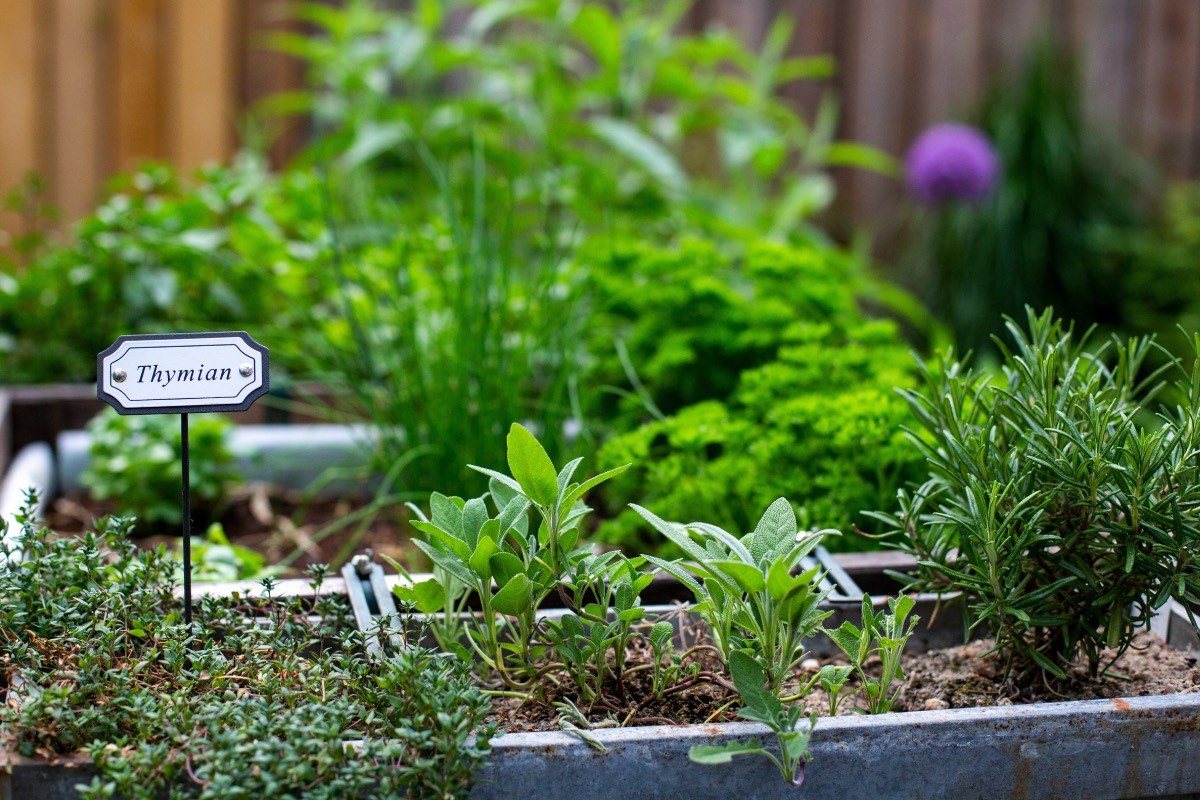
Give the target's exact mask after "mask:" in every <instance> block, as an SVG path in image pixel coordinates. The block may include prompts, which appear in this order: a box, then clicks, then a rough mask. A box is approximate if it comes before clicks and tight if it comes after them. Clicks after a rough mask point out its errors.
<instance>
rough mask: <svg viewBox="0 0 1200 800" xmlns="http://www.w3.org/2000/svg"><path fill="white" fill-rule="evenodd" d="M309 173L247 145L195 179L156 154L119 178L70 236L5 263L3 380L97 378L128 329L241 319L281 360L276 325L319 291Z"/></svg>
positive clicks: (0, 274)
mask: <svg viewBox="0 0 1200 800" xmlns="http://www.w3.org/2000/svg"><path fill="white" fill-rule="evenodd" d="M310 185H311V180H308V179H306V178H305V177H304V176H303V175H301V174H299V173H295V174H289V175H287V176H285V177H284V178H282V179H275V178H273V177H272V176H271V175H269V174H268V173H267V172H266V171H265V168H264V167H263V165H262V164H261V163H260V162H259V161H257V160H256V159H253V158H249V157H247V158H243V159H241V160H239V161H238V162H236V163H235V164H233V165H232V166H229V167H211V168H207V169H205V170H203V171H201V173H200V174H199V176H198V179H197V181H196V182H195V183H194V184H190V185H189V184H186V183H184V182H183V181H181V180H180V178H179V177H178V176H177V175H176V174H175V173H174V171H173V170H171V169H170V168H168V167H165V166H156V165H149V166H146V167H144V168H143V169H141V170H139V171H138V172H135V173H132V174H130V175H125V176H121V177H119V178H117V179H116V180H115V181H114V183H113V185H112V187H111V188H112V194H111V195H110V196H109V198H108V199H107V200H106V201H104V202H103V203H102V204H101V205H100V206H99V207H98V208H97V209H96V211H95V212H94V213H93V214H91V215H90V216H88V217H86V218H85V219H84V220H82V221H81V222H80V223H79V225H78V227H77V228H76V229H75V232H74V234H73V236H72V239H71V241H70V242H69V243H68V244H66V245H65V246H59V247H54V246H50V245H49V244H47V243H42V245H41V246H39V247H37V248H28V249H27V250H25V251H24V253H25V257H24V258H22V261H23V262H24V263H8V264H4V263H3V262H0V353H2V354H3V356H4V358H5V371H4V381H5V382H6V383H21V382H29V383H34V382H56V381H86V380H91V379H94V378H95V373H96V353H97V352H99V351H100V350H103V349H104V348H105V347H107V346H108V345H110V344H112V342H113V340H114V339H116V337H117V336H119V335H121V334H127V333H150V332H164V331H175V330H197V329H199V330H204V329H208V330H222V329H229V328H241V329H245V330H247V331H249V332H250V333H251V334H252V335H254V336H255V337H256V338H259V339H260V340H261V341H271V342H272V345H273V347H272V350H273V353H274V354H276V355H277V358H280V357H282V361H283V362H285V363H286V361H287V360H288V359H287V357H286V356H287V349H288V348H287V344H286V342H287V340H286V338H285V337H274V336H270V333H271V332H273V331H275V330H278V329H280V328H286V327H287V324H288V321H289V320H291V321H296V320H299V319H301V318H302V309H301V308H300V306H301V305H303V304H305V303H315V302H316V301H317V300H318V297H317V296H315V295H314V294H312V293H311V292H310V291H308V290H307V282H308V275H309V274H310V273H311V272H312V271H314V268H315V265H316V262H315V256H316V255H317V253H318V250H317V247H316V243H315V241H314V238H313V237H318V236H319V235H320V231H319V229H316V230H314V229H313V228H312V226H311V225H309V224H308V220H310V219H313V218H316V219H319V216H317V215H315V214H313V213H312V202H311V201H310V200H309V199H308V198H307V195H309V194H311V191H310ZM276 340H278V341H279V348H278V350H276V349H275V347H274V345H275V341H276Z"/></svg>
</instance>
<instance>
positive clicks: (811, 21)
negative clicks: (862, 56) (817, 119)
mask: <svg viewBox="0 0 1200 800" xmlns="http://www.w3.org/2000/svg"><path fill="white" fill-rule="evenodd" d="M837 2H838V0H783V2H781V3H780V5H779V13H781V14H787V15H788V16H790V17H791V18H792V20H793V22H794V23H795V25H796V33H795V35H794V36H793V38H792V47H791V49H790V52H789V55H792V56H823V55H828V56H833V57H834V59H835V60H836V59H837V26H836V20H835V17H836V3H837ZM839 66H840V64H837V63H835V69H836V68H837V67H839ZM834 80H836V77H835V79H834ZM828 89H829V83H828V82H826V81H814V80H806V81H795V82H793V83H791V84H788V85H787V86H785V87H783V94H784V96H785V97H787V98H788V99H789V100H791V101H792V102H793V103H797V104H798V105H799V106H800V108H801V110H802V113H803V114H804V116H805V118H806V119H810V120H811V119H812V118H813V115H814V114H815V113H816V111H817V107H818V106H819V104H820V102H821V97H822V96H823V95H824V94H825V93H826V91H828Z"/></svg>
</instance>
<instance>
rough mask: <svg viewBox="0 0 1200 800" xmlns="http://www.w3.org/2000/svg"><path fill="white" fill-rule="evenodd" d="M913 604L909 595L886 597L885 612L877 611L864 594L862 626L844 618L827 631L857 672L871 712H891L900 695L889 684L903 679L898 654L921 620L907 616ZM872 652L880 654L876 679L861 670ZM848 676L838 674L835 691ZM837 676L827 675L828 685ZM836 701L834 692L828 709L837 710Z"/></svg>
mask: <svg viewBox="0 0 1200 800" xmlns="http://www.w3.org/2000/svg"><path fill="white" fill-rule="evenodd" d="M914 605H916V601H915V600H913V599H912V598H911V597H909V596H908V595H901V596H900V597H895V598H892V599H890V600H888V606H887V611H886V612H884V610H883V609H880V610H879V611H878V612H877V611H875V610H874V609H873V608H872V607H871V598H870V597H869V596H867V595H863V604H862V628H858V627H857V626H856V625H855V624H854V623H852V622H850V621H848V620H847V621H846V622H843V623H842V625H841V627H839V628H837V629H836V630H832V631H826V633H827V634H829V638H830V639H832V640H833V643H834V644H836V645H837V646H838V648H839V649H840V650H841V651H842V652H843V653H845V654H846V657H847V658H849V659H850V664H851V667H850V668H849V669H853V671H854V672H856V673H858V676H859V679H860V680H861V681H862V688H863V692H864V693H865V694H866V696H867V710H868V711H869V712H870V713H872V714H885V713H887V712H889V711H891V710H892V707H893V706H894V705H895V703H896V699H897V698H898V697H899V695H900V690H899V689H897V690H896V691H895V692H894V693H892V692H891V686H892V682H893V681H896V680H903V679H904V671H903V670H902V669H901V667H900V656H901V654H903V653H904V646H905V645H906V644H907V643H908V637H909V636H911V635H912V632H913V629H914V628H916V625H917V623H918V622H919V621H920V620H921V618H920V617H911V618H910V617H909V614H910V613H911V612H912V610H913V606H914ZM906 621H907V624H906ZM873 654H878V656H879V661H880V673H879V677H878V678H871V677H868V676H867V673H866V672H865V670H864V665H865V664H866V662H867V659H869V658H870V657H871V655H873ZM848 675H849V673H847V674H846V675H845V676H841V683H840V684H837V689H838V691H840V690H841V685H842V684H844V683H845V680H846V677H848ZM837 677H838V676H836V675H832V674H831V675H830V683H831V685H833V684H834V682H835V679H836V678H837ZM822 685H824V683H822ZM836 703H837V701H836V695H834V696H832V697H831V699H830V705H831V708H834V709H835V710H836Z"/></svg>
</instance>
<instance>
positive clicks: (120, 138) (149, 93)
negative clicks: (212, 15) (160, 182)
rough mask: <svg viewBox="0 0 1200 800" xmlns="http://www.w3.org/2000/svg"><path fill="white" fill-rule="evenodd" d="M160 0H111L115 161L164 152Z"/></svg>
mask: <svg viewBox="0 0 1200 800" xmlns="http://www.w3.org/2000/svg"><path fill="white" fill-rule="evenodd" d="M207 1H208V0H205V2H207ZM162 11H163V3H162V2H161V0H116V5H115V23H116V36H115V40H114V41H115V46H116V161H117V168H118V169H132V168H133V167H134V166H136V164H137V163H138V161H140V160H142V159H146V158H161V157H163V156H164V155H165V154H166V148H165V147H164V142H163V131H162V128H163V125H162V110H163V103H162V83H163V81H162V60H163V59H162V57H161V56H162V54H163V48H162V47H161V46H160V43H161V38H160V37H161V34H162V25H161V21H162V20H161V17H162Z"/></svg>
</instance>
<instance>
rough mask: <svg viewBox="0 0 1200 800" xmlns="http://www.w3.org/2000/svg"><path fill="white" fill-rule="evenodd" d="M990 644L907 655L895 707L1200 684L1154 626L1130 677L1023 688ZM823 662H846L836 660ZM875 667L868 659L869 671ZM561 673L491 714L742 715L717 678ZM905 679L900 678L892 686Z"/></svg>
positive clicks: (1131, 663)
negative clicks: (602, 679)
mask: <svg viewBox="0 0 1200 800" xmlns="http://www.w3.org/2000/svg"><path fill="white" fill-rule="evenodd" d="M688 635H689V636H690V637H691V639H690V640H689V644H696V643H703V639H702V638H701V635H700V630H699V626H696V627H695V628H693V629H692V630H691V632H690V633H689V634H688ZM990 646H991V642H990V641H988V640H977V641H974V642H971V643H970V644H966V645H962V646H959V647H951V648H947V649H944V650H931V651H929V652H928V653H921V654H913V655H906V656H905V658H904V670H905V674H906V676H907V678H908V680H907V681H905V682H904V688H903V689H902V691H901V693H900V698H899V700H898V703H897V707H896V709H895V710H896V711H927V710H932V709H943V708H965V707H980V706H1000V705H1017V704H1024V703H1038V702H1056V701H1062V700H1093V699H1101V698H1120V697H1140V696H1144V695H1159V694H1172V693H1176V692H1196V691H1200V657H1198V656H1197V654H1195V653H1183V652H1180V651H1178V650H1175V649H1173V648H1171V647H1169V646H1167V645H1166V644H1165V643H1163V642H1162V641H1161V640H1160V639H1158V638H1157V637H1155V636H1153V635H1152V634H1149V633H1144V634H1140V635H1139V636H1138V637H1137V639H1136V642H1135V647H1134V648H1131V649H1130V650H1129V651H1127V652H1126V653H1125V654H1124V655H1123V656H1122V657H1121V658H1120V659H1118V660H1117V662H1116V663H1115V664H1114V665H1113V666H1112V667H1111V669H1110V673H1119V674H1120V675H1122V676H1124V677H1115V676H1112V675H1110V676H1108V677H1103V676H1102V677H1100V678H1097V679H1095V680H1093V679H1090V678H1089V677H1088V676H1087V671H1086V669H1085V668H1083V667H1082V666H1080V667H1077V668H1076V669H1075V670H1073V671H1072V672H1071V673H1070V675H1069V679H1068V681H1067V682H1066V683H1064V684H1062V685H1058V686H1053V687H1048V686H1045V685H1041V684H1039V685H1037V686H1034V687H1020V686H1017V685H1015V684H1014V683H1012V682H1011V681H1005V680H1004V679H1003V678H1002V669H1001V667H1000V664H999V662H998V661H997V660H996V659H995V658H993V657H991V656H988V657H984V656H983V653H985V652H986V651H987V649H988V647H990ZM698 661H699V663H701V665H702V666H703V669H704V670H705V671H711V672H712V673H716V674H720V673H721V669H720V664H719V661H718V659H717V658H715V657H714V656H713V655H712V654H711V652H710V651H702V653H701V654H700V656H699V658H698ZM629 663H630V665H631V666H633V665H638V664H643V665H644V664H649V663H650V654H649V652H646V651H641V650H639V651H631V653H630V656H629ZM823 663H845V662H844V661H841V662H838V661H835V660H829V661H826V662H823ZM823 663H822V662H818V661H817V660H816V659H811V660H809V661H806V662H805V663H804V664H803V665H802V667H801V669H800V670H799V672H798V674H797V678H798V680H797V683H799V682H801V681H804V680H805V679H806V678H810V677H811V676H812V675H813V674H815V672H816V671H817V670H819V669H820V667H821V666H823ZM872 666H874V665H872V664H870V663H868V665H867V667H868V672H871V667H872ZM556 679H557V680H558V681H559V685H558V686H557V687H556V689H555V690H554V691H553V692H551V693H550V694H549V696H548V697H546V698H540V699H538V700H537V701H526V702H522V701H520V700H516V699H511V698H500V699H498V700H496V701H495V702H494V703H493V712H492V716H491V717H490V719H491V720H492V721H495V722H497V723H498V724H499V725H500V726H501V727H502V728H504V729H505V730H507V731H510V732H518V731H535V730H540V731H545V730H559V729H560V723H559V719H560V716H559V708H558V707H556V706H555V705H554V703H555V702H559V703H561V702H562V701H563V700H564V699H570V700H572V701H576V705H577V706H578V707H579V709H580V711H582V712H584V713H585V714H586V716H587V718H588V719H589V721H590V722H591V723H592V725H593V727H594V728H604V727H613V726H615V725H617V724H621V723H623V724H624V725H626V726H634V725H662V724H695V723H710V722H728V721H730V720H733V719H735V718H736V713H737V710H738V708H739V703H738V702H737V695H736V693H735V692H733V691H731V690H730V689H728V688H726V687H724V686H722V685H720V684H717V683H712V682H700V683H697V684H696V685H693V686H691V687H689V688H687V689H685V690H683V691H680V692H678V693H672V695H670V696H668V697H666V698H664V700H663V701H661V702H657V703H655V702H645V701H643V702H642V703H641V704H639V703H637V702H634V700H633V698H644V697H646V696H648V694H649V692H648V691H647V689H648V687H649V685H650V683H649V670H645V671H641V672H638V673H635V674H634V675H633V676H631V678H630V679H629V680H628V681H627V683H626V686H625V687H624V688H625V690H626V692H627V695H628V697H621V696H619V695H618V692H617V691H616V687H610V689H612V691H610V692H609V693H608V694H607V695H606V696H605V698H604V699H603V700H602V701H601V702H600V703H597V704H595V705H592V706H587V705H581V704H579V703H578V702H577V697H576V695H575V693H574V691H573V689H574V687H573V684H570V683H569V679H568V678H566V676H565V675H559V676H556ZM564 681H567V683H564ZM854 683H855V682H854V679H853V678H852V679H851V681H850V682H849V683H848V684H847V687H846V689H844V690H843V692H842V696H843V698H844V699H843V701H842V703H841V706H840V708H839V711H838V713H839V715H843V716H844V715H848V714H857V713H860V712H861V711H864V710H865V709H866V703H865V701H863V699H862V695H861V693H859V692H853V691H852V687H853V686H854ZM899 685H900V684H899V683H897V684H894V685H893V691H894V690H895V689H896V688H899ZM610 695H611V696H610ZM731 701H732V702H731ZM800 702H801V704H802V705H803V706H804V708H806V709H807V710H809V711H814V712H816V713H817V714H819V715H821V716H826V715H828V713H829V698H828V696H827V695H826V694H825V693H824V692H823V691H822V690H821V689H820V687H819V686H818V687H814V689H813V690H812V692H811V693H810V694H808V695H807V696H806V697H805V698H804V699H803V700H802V701H800Z"/></svg>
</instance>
